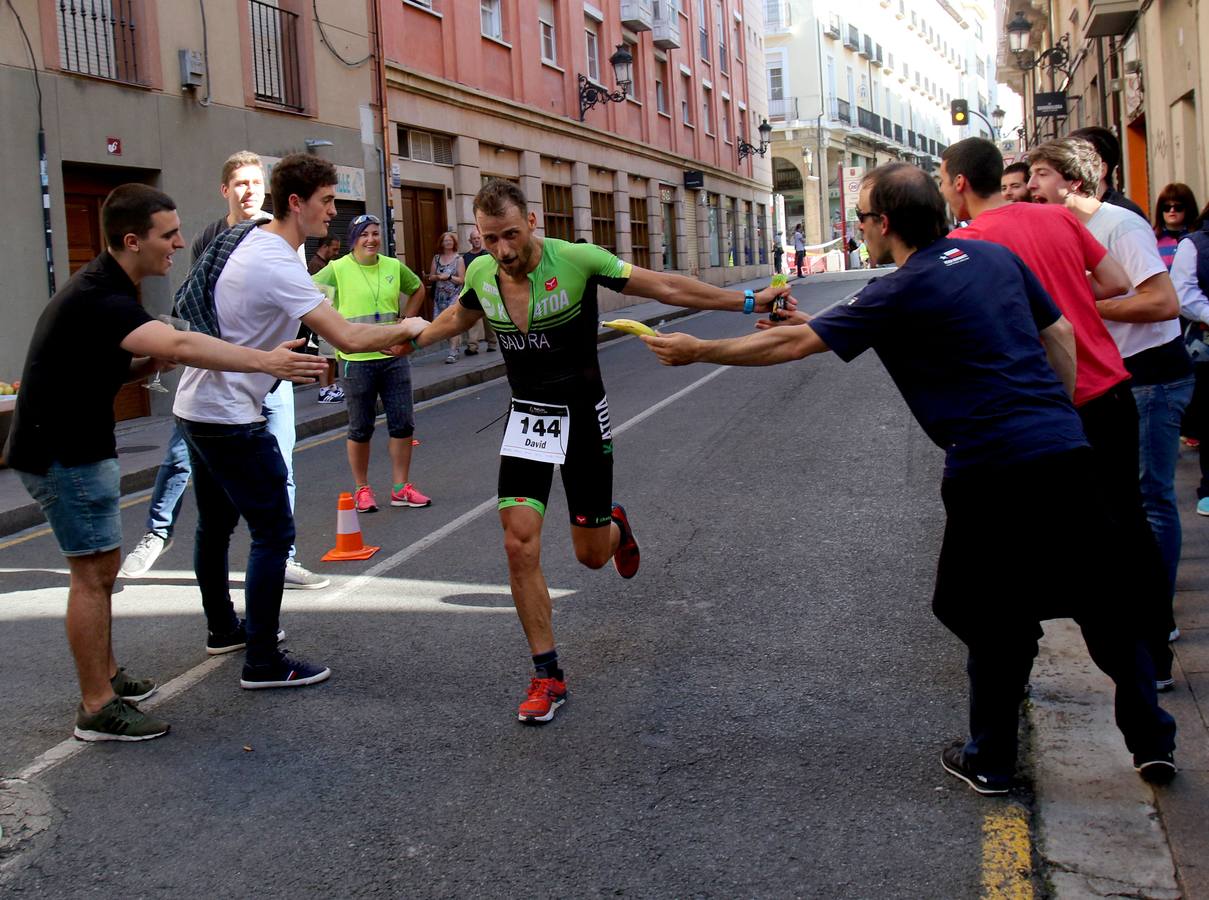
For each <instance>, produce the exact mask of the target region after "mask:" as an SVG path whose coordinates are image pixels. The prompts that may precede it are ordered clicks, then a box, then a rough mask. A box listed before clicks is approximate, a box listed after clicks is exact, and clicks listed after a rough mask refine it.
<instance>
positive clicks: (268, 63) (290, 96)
mask: <svg viewBox="0 0 1209 900" xmlns="http://www.w3.org/2000/svg"><path fill="white" fill-rule="evenodd" d="M248 10H249V12H250V14H251V16H252V84H253V90H254V92H255V96H256V99H257V100H258V101H260V102H261V103H272V104H275V105H277V106H281V107H284V108H285V109H292V110H301V109H302V108H303V102H302V76H301V69H300V65H299V63H300V58H299V53H298V14H297V13H292V12H290V11H288V10H284V9H278V8H277V7H276V6H272V5H270V4H268V3H262V2H260V0H248Z"/></svg>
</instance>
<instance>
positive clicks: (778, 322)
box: [756, 302, 814, 331]
mask: <svg viewBox="0 0 1209 900" xmlns="http://www.w3.org/2000/svg"><path fill="white" fill-rule="evenodd" d="M780 316H781V318H780V319H775V320H774V319H771V318H769V319H758V320H757V321H756V328H759V329H760V330H761V331H764V330H766V329H769V328H780V327H781V326H783V325H805V324H806V323H807V322H809V321H810V320H811V319H813V318H814V316H812V315H810V314H809V313H804V312H798V309H797V303H796V302H795V303H794V305H793V307H792V308H791V307H788V306H787V307H786V308H785V309H784V310H782V311H781V313H780Z"/></svg>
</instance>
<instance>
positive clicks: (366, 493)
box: [353, 484, 378, 513]
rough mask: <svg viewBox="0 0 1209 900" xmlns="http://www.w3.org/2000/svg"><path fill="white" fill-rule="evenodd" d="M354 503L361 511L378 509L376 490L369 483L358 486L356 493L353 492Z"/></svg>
mask: <svg viewBox="0 0 1209 900" xmlns="http://www.w3.org/2000/svg"><path fill="white" fill-rule="evenodd" d="M353 504H354V505H355V506H356V507H357V512H359V513H370V512H377V511H378V498H377V497H375V496H374V490H373V488H371V487H370V486H369V485H368V484H365V485H362V486H361V487H359V488H357V491H356V493H355V494H353Z"/></svg>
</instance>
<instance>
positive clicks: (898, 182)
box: [863, 162, 949, 249]
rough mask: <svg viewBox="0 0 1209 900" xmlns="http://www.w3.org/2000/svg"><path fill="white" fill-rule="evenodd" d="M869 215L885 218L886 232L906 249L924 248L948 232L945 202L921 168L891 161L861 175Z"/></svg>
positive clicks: (934, 184)
mask: <svg viewBox="0 0 1209 900" xmlns="http://www.w3.org/2000/svg"><path fill="white" fill-rule="evenodd" d="M863 185H864V186H866V187H868V188H869V206H870V207H871V209H870V210H869V211H870V212H877V213H880V214H881V215H884V216H885V217H886V221H887V223H888V227H889V231H890V233H891V234H894V235H897V236H898V238H899V240H901V241H902V242H903V243H904V244H906V245H907V246H908V247H911V248H913V249H916V248H919V247H926V246H927V245H928V244H930V243H932V242H933V241H936V240H939V239H940V238H942V237H943V236H944V235H945V234H946V233H947V232H948V230H949V228H948V216H947V214H946V208H945V200H944V197H942V196H941V195H940V189H939V188H938V187H937V186H936V182H935V181H933V180H932V177H931V176H930V175H928V174H927V173H926V172H925V171H924V170H923V169H920V168H918V167H916V166H911V165H908V164H907V163H901V162H895V163H889V164H888V165H884V166H878V167H877V168H876V169H874V170H872V171H871V172H870V173H869V174H868V175H866V176H865V180H864V182H863Z"/></svg>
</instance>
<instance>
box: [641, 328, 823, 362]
mask: <svg viewBox="0 0 1209 900" xmlns="http://www.w3.org/2000/svg"><path fill="white" fill-rule="evenodd" d="M641 340H642V342H643V343H644V344H646V345H647V346H648V347H650V348H651V350H652V351H653V352H654V354H655V355H656V356H657V357H659V361H660V362H661V363H663V364H664V365H665V366H685V365H688V364H689V363H695V362H712V363H719V364H721V365H724V366H774V365H776V364H777V363H783V362H790V361H791V360H795V359H803V358H804V357H807V356H810V355H811V354H814V353H824V352H826V351H827V350H828V349H830V348H828V346H827V345H826V344H824V343H823V339H822V338H820V337H819V336H818V335H817V334H816V333H815V331H814V329H813V328H811V327H810V326H809V325H793V326H782V327H779V328H767V329H763V330H761V331H757V332H754V333H753V334H748V335H745V336H743V337H737V338H725V339H723V340H717V341H705V340H702V339H701V338H696V337H693V336H692V335H691V334H680V333H678V332H673V333H672V334H657V335H655V336H654V337H642V338H641Z"/></svg>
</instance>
